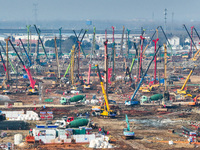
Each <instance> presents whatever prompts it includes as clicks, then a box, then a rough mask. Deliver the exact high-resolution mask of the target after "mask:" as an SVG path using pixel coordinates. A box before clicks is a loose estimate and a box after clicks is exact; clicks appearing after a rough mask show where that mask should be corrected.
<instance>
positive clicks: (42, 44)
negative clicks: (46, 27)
mask: <svg viewBox="0 0 200 150" xmlns="http://www.w3.org/2000/svg"><path fill="white" fill-rule="evenodd" d="M34 27H35V30H36V32H37V34H38V37H39V40H40V43H41V44H42V48H43V50H44V53H45V56H46V57H47V59H49V57H48V55H47V52H46V50H45V48H44V44H43V42H42V39H41V37H40V33H39V30H38V28H37V27H36V25H35V24H34ZM38 46H39V45H38Z"/></svg>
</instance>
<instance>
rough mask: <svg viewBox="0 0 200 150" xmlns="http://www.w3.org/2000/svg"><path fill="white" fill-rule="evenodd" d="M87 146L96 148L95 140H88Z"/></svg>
mask: <svg viewBox="0 0 200 150" xmlns="http://www.w3.org/2000/svg"><path fill="white" fill-rule="evenodd" d="M89 148H96V143H95V140H91V141H90V145H89Z"/></svg>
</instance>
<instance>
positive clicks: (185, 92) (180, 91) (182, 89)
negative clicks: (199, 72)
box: [177, 65, 196, 95]
mask: <svg viewBox="0 0 200 150" xmlns="http://www.w3.org/2000/svg"><path fill="white" fill-rule="evenodd" d="M195 67H196V65H195V66H194V67H193V68H192V70H191V71H190V73H189V75H188V76H187V78H186V80H185V82H184V84H183V86H182V88H181V89H177V93H178V94H184V95H185V94H188V90H184V88H185V86H186V84H187V82H188V80H189V79H190V76H191V75H192V73H193V71H194V69H195Z"/></svg>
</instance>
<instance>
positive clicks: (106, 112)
mask: <svg viewBox="0 0 200 150" xmlns="http://www.w3.org/2000/svg"><path fill="white" fill-rule="evenodd" d="M95 66H96V67H97V72H98V75H99V80H100V84H101V89H102V93H103V96H104V100H105V103H104V107H103V109H101V113H100V115H101V116H105V117H115V116H116V112H115V111H113V110H111V109H110V106H109V103H108V97H107V94H106V91H105V88H104V83H103V80H102V78H101V73H100V69H99V66H98V65H95Z"/></svg>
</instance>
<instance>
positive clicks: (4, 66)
mask: <svg viewBox="0 0 200 150" xmlns="http://www.w3.org/2000/svg"><path fill="white" fill-rule="evenodd" d="M0 56H1V61H2V63H3V68H4V71H5V72H6V65H5V61H4V60H3V56H2V53H1V50H0Z"/></svg>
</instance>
